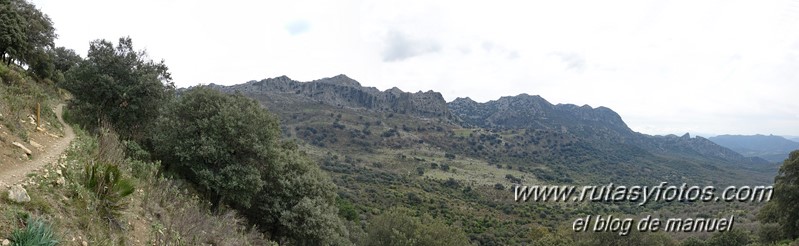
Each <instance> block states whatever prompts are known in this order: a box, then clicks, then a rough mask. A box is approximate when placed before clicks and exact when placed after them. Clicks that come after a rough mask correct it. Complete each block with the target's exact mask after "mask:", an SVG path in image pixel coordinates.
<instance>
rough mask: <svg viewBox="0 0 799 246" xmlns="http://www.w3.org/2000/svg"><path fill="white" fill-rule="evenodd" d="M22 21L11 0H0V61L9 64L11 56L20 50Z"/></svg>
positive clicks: (22, 39) (22, 34) (23, 37)
mask: <svg viewBox="0 0 799 246" xmlns="http://www.w3.org/2000/svg"><path fill="white" fill-rule="evenodd" d="M24 22H25V20H24V19H23V18H22V15H20V14H19V13H18V12H17V9H16V6H15V5H14V4H12V1H11V0H0V58H2V59H0V61H3V62H6V64H11V60H12V58H13V56H15V55H17V54H18V50H21V47H22V43H23V42H25V32H24V30H23V29H22V27H23V23H24ZM6 54H7V55H8V56H7V57H6Z"/></svg>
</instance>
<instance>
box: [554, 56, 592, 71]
mask: <svg viewBox="0 0 799 246" xmlns="http://www.w3.org/2000/svg"><path fill="white" fill-rule="evenodd" d="M552 55H554V56H556V57H558V58H560V60H561V61H563V63H565V64H566V70H571V71H575V72H578V73H579V72H583V70H585V58H584V57H583V56H581V55H579V54H576V53H565V52H557V53H553V54H552Z"/></svg>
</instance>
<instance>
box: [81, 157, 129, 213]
mask: <svg viewBox="0 0 799 246" xmlns="http://www.w3.org/2000/svg"><path fill="white" fill-rule="evenodd" d="M82 181H83V186H84V187H86V189H88V190H89V191H91V192H92V193H93V194H94V195H95V196H96V198H97V200H98V201H97V205H96V209H97V211H98V212H99V213H100V215H101V216H103V217H105V218H106V219H107V220H108V222H109V224H114V225H116V226H117V227H119V228H121V225H119V222H118V220H117V218H118V217H119V215H120V212H121V211H122V210H123V209H125V208H126V207H127V205H128V204H127V202H126V201H125V198H126V197H128V196H130V195H131V194H133V191H135V188H134V187H133V183H132V182H131V181H130V180H129V179H126V178H124V177H122V173H121V172H120V171H119V167H117V166H115V165H110V164H106V163H95V162H91V163H89V164H87V165H86V166H85V167H84V169H83V180H82Z"/></svg>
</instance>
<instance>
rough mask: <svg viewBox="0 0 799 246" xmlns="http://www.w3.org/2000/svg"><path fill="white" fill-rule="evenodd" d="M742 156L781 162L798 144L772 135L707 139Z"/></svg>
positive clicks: (729, 136)
mask: <svg viewBox="0 0 799 246" xmlns="http://www.w3.org/2000/svg"><path fill="white" fill-rule="evenodd" d="M708 139H709V140H710V141H713V142H714V143H716V144H718V145H721V146H724V147H727V148H729V149H731V150H734V151H735V152H738V153H740V154H742V155H744V156H749V157H760V158H763V159H766V160H768V161H770V162H782V161H783V160H785V158H788V154H789V153H790V152H791V151H794V150H798V149H799V142H796V141H792V140H789V139H786V138H784V137H781V136H774V135H768V136H766V135H720V136H715V137H711V138H708Z"/></svg>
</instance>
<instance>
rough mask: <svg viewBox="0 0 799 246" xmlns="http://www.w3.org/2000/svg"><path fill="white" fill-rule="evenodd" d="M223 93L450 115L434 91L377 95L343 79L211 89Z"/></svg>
mask: <svg viewBox="0 0 799 246" xmlns="http://www.w3.org/2000/svg"><path fill="white" fill-rule="evenodd" d="M211 87H212V88H215V89H218V90H220V91H223V92H228V93H233V92H241V93H243V94H245V95H248V96H251V97H254V98H259V97H269V98H271V99H272V100H266V101H267V102H269V101H272V102H276V103H284V102H278V100H277V98H280V99H281V100H282V101H287V100H288V101H291V100H300V101H302V100H306V101H313V102H319V103H323V104H327V105H331V106H336V107H347V108H360V109H367V110H375V111H381V112H389V113H400V114H410V115H416V116H421V117H443V118H449V117H450V116H451V114H450V113H449V109H448V108H447V102H446V101H445V100H444V97H443V96H442V95H441V93H438V92H434V91H427V92H421V91H420V92H416V93H408V92H403V91H402V90H399V89H397V88H392V89H389V90H386V91H380V90H378V89H377V88H374V87H363V86H361V84H360V83H358V81H355V80H353V79H351V78H349V77H347V76H346V75H338V76H335V77H331V78H324V79H319V80H314V81H310V82H299V81H295V80H292V79H290V78H288V77H286V76H281V77H277V78H271V79H264V80H261V81H250V82H247V83H245V84H240V85H233V86H220V85H213V84H212V85H211Z"/></svg>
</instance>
